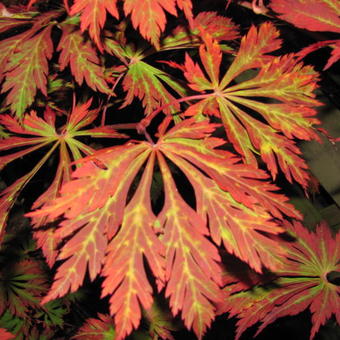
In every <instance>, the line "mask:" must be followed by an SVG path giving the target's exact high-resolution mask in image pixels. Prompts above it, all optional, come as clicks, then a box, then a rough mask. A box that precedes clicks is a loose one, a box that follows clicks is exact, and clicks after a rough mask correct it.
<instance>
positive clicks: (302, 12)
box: [270, 0, 340, 70]
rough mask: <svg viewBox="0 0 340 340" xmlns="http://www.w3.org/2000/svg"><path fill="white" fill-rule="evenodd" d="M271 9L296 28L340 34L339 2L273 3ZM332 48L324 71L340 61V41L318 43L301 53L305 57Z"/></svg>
mask: <svg viewBox="0 0 340 340" xmlns="http://www.w3.org/2000/svg"><path fill="white" fill-rule="evenodd" d="M270 7H271V8H272V9H273V10H274V11H275V12H277V13H278V14H279V17H280V18H281V19H283V20H286V21H288V22H289V23H291V24H293V25H294V26H296V27H300V28H304V29H307V30H310V31H328V32H335V33H340V6H339V2H338V1H337V0H308V1H302V0H298V1H291V0H279V1H272V2H271V3H270ZM325 46H330V47H331V48H332V54H331V57H330V58H329V60H328V62H327V64H326V65H325V67H324V70H326V69H328V68H329V67H331V66H332V65H333V64H334V63H336V62H337V61H338V60H340V40H335V41H334V40H333V41H327V40H323V41H318V42H316V43H315V44H312V45H310V46H307V47H306V48H304V49H303V50H302V51H301V52H300V53H299V56H300V57H304V56H305V55H306V54H309V53H311V52H313V51H315V50H317V49H319V48H322V47H325Z"/></svg>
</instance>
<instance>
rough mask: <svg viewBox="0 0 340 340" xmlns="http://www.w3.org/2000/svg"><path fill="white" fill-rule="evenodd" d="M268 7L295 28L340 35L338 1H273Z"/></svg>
mask: <svg viewBox="0 0 340 340" xmlns="http://www.w3.org/2000/svg"><path fill="white" fill-rule="evenodd" d="M270 7H271V9H272V10H273V11H275V12H277V13H279V16H280V18H281V19H283V20H286V21H288V22H290V23H292V24H293V25H295V26H297V27H300V28H305V29H307V30H310V31H329V32H336V33H340V18H339V14H340V10H339V3H338V0H274V1H271V3H270Z"/></svg>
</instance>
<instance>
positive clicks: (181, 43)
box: [160, 12, 239, 51]
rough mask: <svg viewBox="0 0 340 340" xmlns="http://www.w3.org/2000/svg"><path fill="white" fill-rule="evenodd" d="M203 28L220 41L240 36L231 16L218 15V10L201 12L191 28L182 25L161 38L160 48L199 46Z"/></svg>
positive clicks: (162, 49)
mask: <svg viewBox="0 0 340 340" xmlns="http://www.w3.org/2000/svg"><path fill="white" fill-rule="evenodd" d="M202 29H203V30H204V32H206V33H208V34H210V35H211V36H212V38H213V39H215V40H216V41H219V42H220V41H223V40H234V39H237V38H238V37H239V34H238V27H237V26H236V25H235V24H234V23H233V22H232V20H231V19H230V18H226V17H223V16H221V15H218V14H217V13H216V12H200V13H198V14H197V16H196V17H195V18H194V19H193V23H192V25H191V27H190V28H189V29H188V27H186V26H182V25H180V26H178V27H176V28H175V29H174V30H173V31H172V32H171V34H169V35H168V36H166V37H164V38H163V39H161V41H160V50H161V51H164V50H169V49H174V48H184V47H194V46H199V45H200V44H201V42H202V39H201V35H200V33H201V30H202ZM221 47H222V46H221Z"/></svg>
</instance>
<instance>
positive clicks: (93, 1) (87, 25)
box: [70, 0, 119, 51]
mask: <svg viewBox="0 0 340 340" xmlns="http://www.w3.org/2000/svg"><path fill="white" fill-rule="evenodd" d="M116 2H117V0H76V1H75V2H74V4H73V6H72V7H71V12H70V14H71V15H75V14H78V13H81V16H80V19H81V25H80V28H81V31H82V32H84V31H85V30H86V29H89V33H90V36H91V38H92V39H93V41H94V42H95V43H96V45H97V46H98V48H99V49H100V50H101V51H103V45H102V42H101V40H100V34H101V29H102V28H103V27H104V24H105V21H106V12H109V13H110V14H111V15H112V16H114V17H115V18H117V19H118V17H119V15H118V10H117V7H116Z"/></svg>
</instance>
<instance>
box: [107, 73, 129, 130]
mask: <svg viewBox="0 0 340 340" xmlns="http://www.w3.org/2000/svg"><path fill="white" fill-rule="evenodd" d="M124 74H125V73H121V74H120V75H119V76H118V78H117V79H116V81H115V82H114V84H113V86H112V88H111V92H113V91H114V90H115V88H116V86H117V85H118V83H119V81H120V80H121V79H122V77H123V76H124ZM111 97H112V94H110V95H108V97H107V100H106V104H105V106H104V109H103V114H102V120H101V126H104V125H105V120H106V111H107V108H108V105H109V101H110V99H111Z"/></svg>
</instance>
